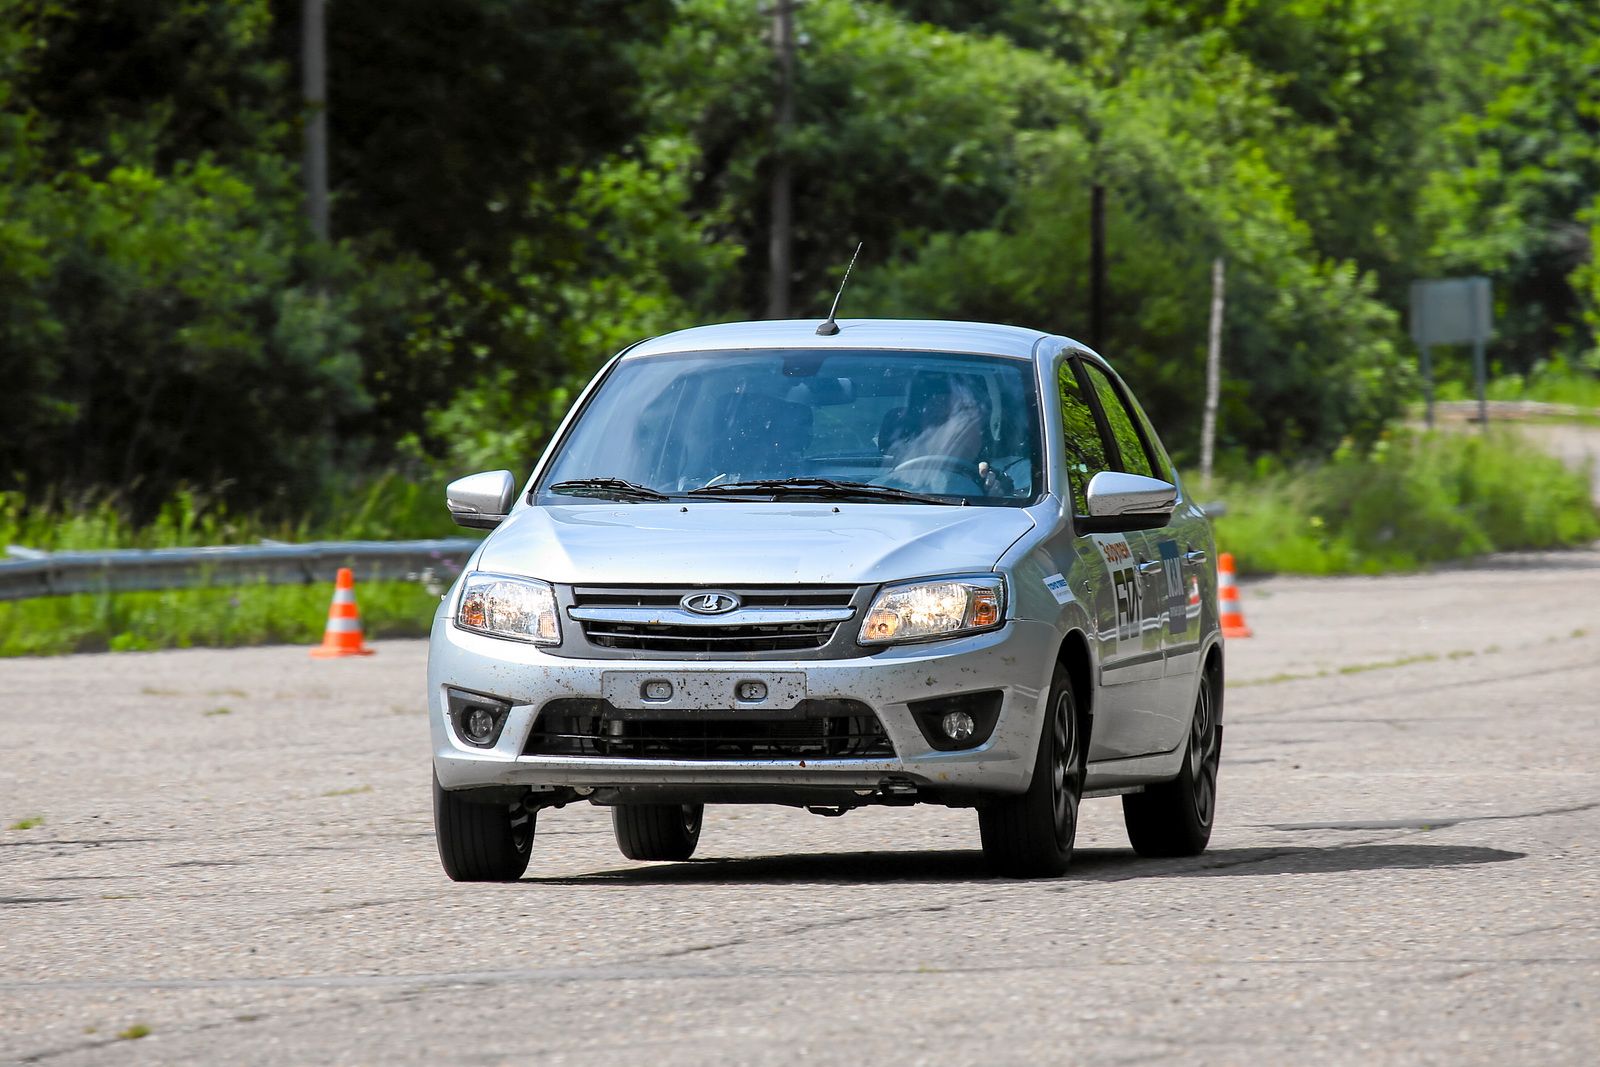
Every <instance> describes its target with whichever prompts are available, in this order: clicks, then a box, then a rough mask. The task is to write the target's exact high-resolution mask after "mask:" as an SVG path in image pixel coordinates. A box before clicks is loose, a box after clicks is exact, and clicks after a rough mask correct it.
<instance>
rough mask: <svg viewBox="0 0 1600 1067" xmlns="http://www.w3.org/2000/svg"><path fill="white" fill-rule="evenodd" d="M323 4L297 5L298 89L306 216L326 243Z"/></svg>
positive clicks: (310, 0) (315, 0) (309, 0)
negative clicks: (302, 121)
mask: <svg viewBox="0 0 1600 1067" xmlns="http://www.w3.org/2000/svg"><path fill="white" fill-rule="evenodd" d="M325 3H326V0H302V3H301V9H300V11H301V23H302V26H301V35H300V44H301V54H300V60H301V62H300V69H301V87H302V90H303V92H304V95H305V103H306V166H305V170H306V173H305V179H306V213H307V214H308V215H309V216H310V218H311V231H312V232H313V233H314V234H316V235H317V239H318V240H320V241H326V240H327V239H328V56H327V41H326V38H325V36H324V34H323V26H322V19H323V8H324V5H325Z"/></svg>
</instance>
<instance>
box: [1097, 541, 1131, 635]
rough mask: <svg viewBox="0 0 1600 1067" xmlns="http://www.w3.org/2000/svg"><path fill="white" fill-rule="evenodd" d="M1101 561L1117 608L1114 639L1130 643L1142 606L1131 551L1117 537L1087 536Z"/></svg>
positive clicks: (1124, 542)
mask: <svg viewBox="0 0 1600 1067" xmlns="http://www.w3.org/2000/svg"><path fill="white" fill-rule="evenodd" d="M1089 536H1090V538H1092V539H1093V540H1094V543H1095V546H1096V547H1097V548H1098V549H1099V550H1100V558H1101V559H1102V560H1104V561H1105V565H1106V573H1107V574H1108V575H1109V576H1110V578H1111V593H1112V599H1113V600H1114V602H1115V604H1116V609H1117V637H1118V638H1119V639H1121V640H1123V641H1130V640H1134V639H1137V638H1138V637H1139V631H1140V625H1141V623H1142V621H1143V619H1144V604H1143V603H1142V602H1141V601H1142V597H1141V594H1140V591H1139V575H1138V573H1137V572H1136V571H1135V570H1134V558H1133V549H1131V548H1129V547H1128V539H1127V538H1126V537H1123V536H1122V535H1121V534H1090V535H1089Z"/></svg>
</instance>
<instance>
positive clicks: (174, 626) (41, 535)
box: [0, 474, 463, 656]
mask: <svg viewBox="0 0 1600 1067" xmlns="http://www.w3.org/2000/svg"><path fill="white" fill-rule="evenodd" d="M456 536H463V531H462V530H460V529H459V528H457V527H456V526H455V525H454V524H453V523H452V522H451V521H450V518H449V515H448V514H447V513H446V511H445V508H444V491H443V485H442V484H438V483H435V482H433V481H421V482H419V481H413V480H409V479H406V478H402V477H400V476H399V475H394V474H390V475H385V476H384V477H381V478H378V479H376V480H374V481H372V482H370V483H368V484H366V485H365V486H361V487H355V488H350V487H346V488H344V489H339V490H334V491H330V493H329V495H328V500H327V501H326V502H325V503H324V504H323V505H322V506H320V507H319V508H317V509H315V512H314V514H313V516H312V517H309V518H305V519H302V520H300V521H298V522H294V523H290V522H284V521H278V522H272V521H268V520H265V519H262V518H259V517H253V516H236V515H231V514H229V512H228V511H227V509H226V508H225V507H223V506H222V505H221V504H219V503H217V502H216V501H215V500H214V499H211V498H209V497H208V496H207V495H206V494H203V493H196V492H181V493H179V494H177V495H176V496H175V497H174V498H173V499H172V500H171V501H169V502H168V503H167V505H166V506H164V507H163V508H162V509H161V510H160V511H159V512H158V513H157V514H156V516H155V517H154V518H153V519H151V520H150V521H149V522H146V523H142V524H141V523H135V522H133V521H132V520H131V519H130V518H129V516H128V512H127V510H126V509H125V508H124V507H123V506H122V504H121V503H120V502H119V501H118V500H116V499H114V498H110V497H98V498H89V499H82V500H77V501H70V502H63V501H58V500H47V501H44V502H43V503H37V504H35V503H29V502H28V501H26V500H25V499H24V498H23V497H22V495H21V494H20V493H15V492H11V493H0V546H4V545H13V544H15V545H23V546H26V547H28V548H34V549H41V550H43V551H47V552H59V551H69V550H75V549H103V548H178V547H190V546H196V545H225V544H255V543H258V542H259V541H261V540H263V539H268V538H270V539H272V540H278V541H289V542H304V541H324V540H328V541H345V540H369V539H370V540H413V539H420V538H431V537H456ZM331 596H332V589H331V587H325V586H323V585H320V584H318V585H304V586H302V585H268V584H266V583H264V582H263V583H258V584H254V585H248V586H235V587H216V588H202V589H183V590H164V591H152V592H137V593H114V594H113V593H92V594H91V593H85V594H79V595H76V596H69V597H49V598H40V599H36V600H23V601H13V602H10V603H0V656H46V655H57V654H61V653H68V652H104V651H113V652H131V651H148V650H152V649H160V648H191V647H197V646H212V647H231V646H237V645H261V644H283V643H288V644H313V643H316V642H317V641H319V640H321V638H322V631H323V627H324V626H325V625H326V623H327V618H328V602H329V599H330V598H331ZM356 598H357V603H358V605H359V607H360V609H361V618H362V623H363V626H364V629H365V631H366V635H367V636H368V637H418V636H423V635H425V634H427V632H428V627H429V626H430V625H431V624H432V620H433V612H434V609H435V608H437V607H438V604H439V597H438V590H437V589H435V590H433V591H432V592H430V591H429V590H428V588H427V587H425V586H423V585H421V584H418V583H416V582H405V581H382V582H365V583H361V584H359V585H358V586H357V588H356Z"/></svg>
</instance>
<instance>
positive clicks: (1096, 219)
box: [1089, 182, 1106, 352]
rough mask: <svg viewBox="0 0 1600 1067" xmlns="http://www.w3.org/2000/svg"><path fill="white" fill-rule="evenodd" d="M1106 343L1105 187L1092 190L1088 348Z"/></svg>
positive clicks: (1090, 194) (1099, 349)
mask: <svg viewBox="0 0 1600 1067" xmlns="http://www.w3.org/2000/svg"><path fill="white" fill-rule="evenodd" d="M1105 340H1106V187H1105V186H1104V185H1102V184H1100V183H1099V182H1095V183H1094V185H1093V186H1092V187H1091V188H1090V190H1089V347H1090V348H1092V349H1094V350H1095V351H1096V352H1099V351H1101V349H1102V346H1103V345H1104V344H1105Z"/></svg>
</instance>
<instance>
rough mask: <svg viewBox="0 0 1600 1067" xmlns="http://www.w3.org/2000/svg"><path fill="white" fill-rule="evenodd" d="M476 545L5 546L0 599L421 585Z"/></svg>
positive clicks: (461, 540) (451, 572)
mask: <svg viewBox="0 0 1600 1067" xmlns="http://www.w3.org/2000/svg"><path fill="white" fill-rule="evenodd" d="M479 544H480V542H479V540H478V539H477V538H470V537H449V538H441V539H439V540H435V541H310V542H307V543H305V544H299V545H291V544H283V543H279V542H272V541H266V542H262V543H261V544H259V545H217V546H207V547H200V548H151V549H137V548H133V549H115V550H110V551H88V552H41V551H38V550H37V549H30V548H22V547H20V546H17V545H12V546H9V547H8V548H7V549H6V555H7V556H8V557H10V558H7V559H0V601H6V600H26V599H29V598H31V597H51V596H70V595H72V594H73V593H106V592H113V593H124V592H133V591H137V590H151V589H190V588H194V587H197V586H208V585H209V586H228V585H250V584H253V583H256V582H266V583H267V584H269V585H289V584H294V583H304V584H311V583H316V582H332V581H333V580H334V577H335V576H336V575H337V573H338V571H339V568H340V567H349V568H350V569H351V570H353V571H355V573H356V577H357V578H358V579H360V580H363V581H371V580H373V579H379V578H400V579H412V580H425V579H426V578H427V577H428V576H429V573H430V572H440V573H439V578H440V579H441V581H442V583H444V584H448V583H449V582H450V581H453V580H454V578H455V572H456V570H457V569H459V568H460V566H461V564H462V563H464V562H466V559H467V557H468V556H470V555H472V553H473V551H474V550H475V549H476V548H477V547H478V545H479Z"/></svg>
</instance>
